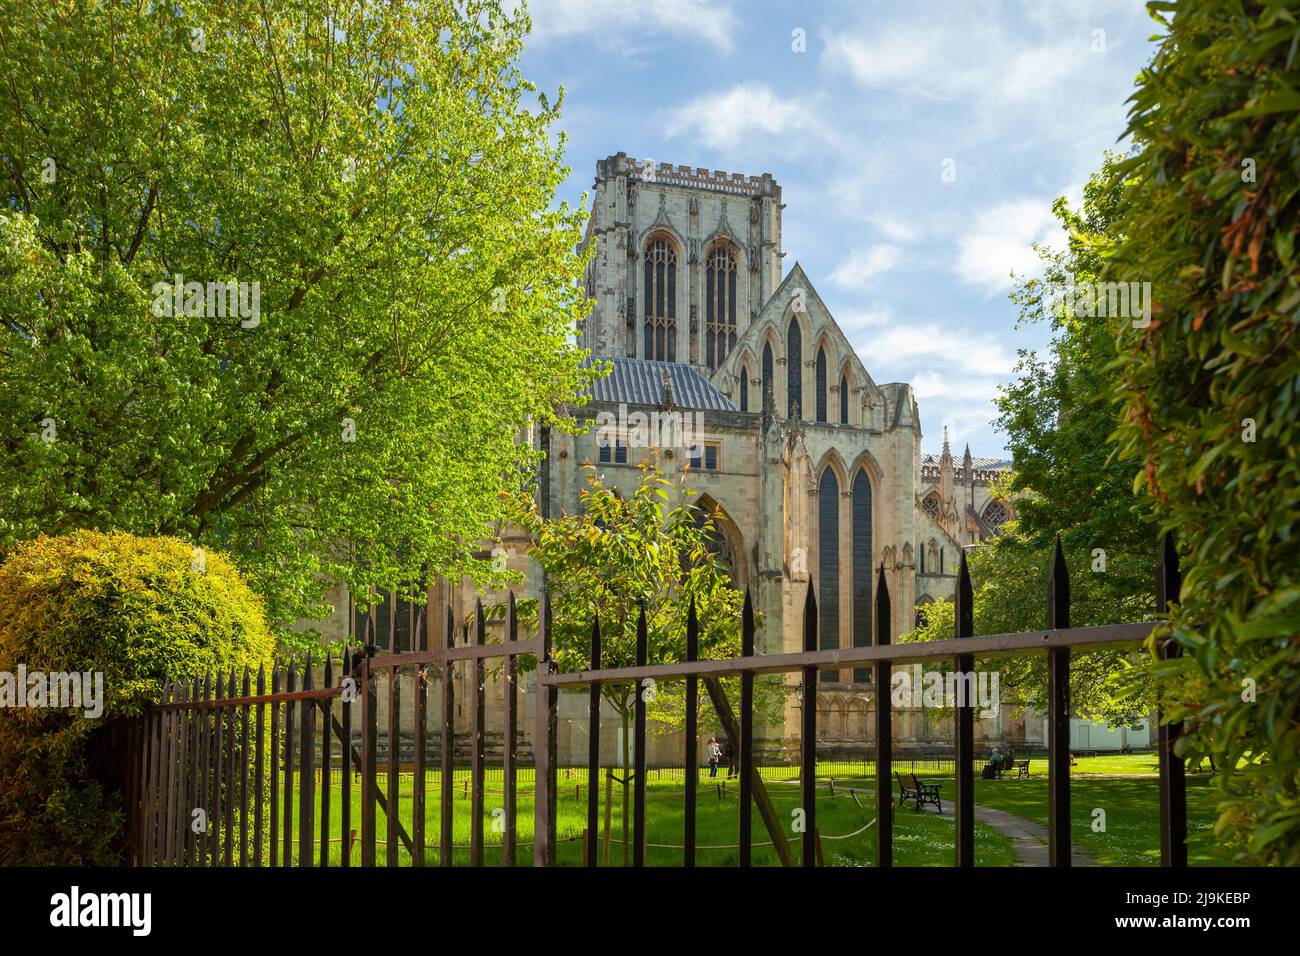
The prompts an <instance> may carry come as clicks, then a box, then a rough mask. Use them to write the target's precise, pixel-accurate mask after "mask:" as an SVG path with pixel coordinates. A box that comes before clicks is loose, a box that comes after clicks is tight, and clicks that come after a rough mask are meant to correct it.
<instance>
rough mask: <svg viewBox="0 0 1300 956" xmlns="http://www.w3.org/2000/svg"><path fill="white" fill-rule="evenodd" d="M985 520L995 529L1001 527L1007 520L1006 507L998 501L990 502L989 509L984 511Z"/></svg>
mask: <svg viewBox="0 0 1300 956" xmlns="http://www.w3.org/2000/svg"><path fill="white" fill-rule="evenodd" d="M984 520H985V521H987V522H988V523H989V524H990V525H992V526H993V527H994V528H996V527H998V526H999V525H1001V524H1002V523H1003V522H1004V521H1006V520H1007V508H1006V505H1004V504H1003V503H1002V502H1000V501H997V500H994V501H990V502H989V503H988V507H987V508H985V509H984Z"/></svg>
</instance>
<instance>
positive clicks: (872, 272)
mask: <svg viewBox="0 0 1300 956" xmlns="http://www.w3.org/2000/svg"><path fill="white" fill-rule="evenodd" d="M902 258H903V250H902V249H901V248H900V247H898V246H896V245H892V244H890V243H880V244H879V245H875V246H871V247H870V248H868V249H858V250H857V251H855V252H853V253H852V254H851V255H850V256H849V257H848V258H847V259H845V260H844V261H843V262H841V263H840V264H839V266H838V267H837V268H836V269H835V271H834V272H832V273H831V276H830V280H831V282H833V283H834V284H835V285H838V286H844V287H846V288H859V287H861V286H865V285H867V284H869V283H870V282H871V280H872V279H874V278H875V277H876V276H878V275H883V274H884V273H886V272H888V271H889V270H890V269H892V268H894V266H896V265H898V263H899V261H900V260H901V259H902Z"/></svg>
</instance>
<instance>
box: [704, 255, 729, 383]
mask: <svg viewBox="0 0 1300 956" xmlns="http://www.w3.org/2000/svg"><path fill="white" fill-rule="evenodd" d="M736 272H737V270H736V257H735V256H733V255H732V254H731V250H730V248H729V247H727V246H726V245H719V246H716V247H715V248H714V249H713V251H712V252H710V253H709V255H708V259H707V260H706V262H705V266H704V359H705V363H706V364H707V365H708V367H709V368H710V369H716V368H717V367H718V366H719V365H721V364H722V362H723V360H724V359H725V358H726V357H727V354H728V353H729V352H730V351H731V350H732V349H733V348H735V347H736Z"/></svg>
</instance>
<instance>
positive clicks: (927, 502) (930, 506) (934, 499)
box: [921, 491, 939, 521]
mask: <svg viewBox="0 0 1300 956" xmlns="http://www.w3.org/2000/svg"><path fill="white" fill-rule="evenodd" d="M921 507H922V508H924V509H925V513H926V514H928V515H929V516H930V517H931V519H933V520H935V521H938V520H939V492H937V491H932V492H930V493H929V494H928V495H926V496H925V498H923V499H922V501H921Z"/></svg>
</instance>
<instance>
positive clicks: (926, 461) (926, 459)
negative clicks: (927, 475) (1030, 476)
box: [921, 454, 1011, 471]
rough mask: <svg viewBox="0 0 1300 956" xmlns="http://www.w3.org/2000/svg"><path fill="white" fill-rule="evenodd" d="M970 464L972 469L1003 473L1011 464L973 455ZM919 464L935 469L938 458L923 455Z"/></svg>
mask: <svg viewBox="0 0 1300 956" xmlns="http://www.w3.org/2000/svg"><path fill="white" fill-rule="evenodd" d="M970 463H971V467H973V468H995V469H997V470H999V471H1005V470H1006V469H1007V468H1010V467H1011V462H1009V461H1007V460H1005V459H1002V458H979V457H977V456H974V455H972V456H971V460H970ZM921 464H922V465H934V466H935V467H936V468H937V467H938V466H939V456H938V455H929V454H923V455H922V456H921Z"/></svg>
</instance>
